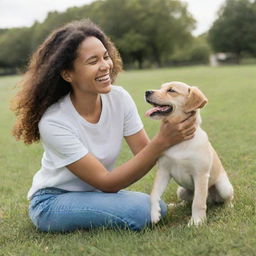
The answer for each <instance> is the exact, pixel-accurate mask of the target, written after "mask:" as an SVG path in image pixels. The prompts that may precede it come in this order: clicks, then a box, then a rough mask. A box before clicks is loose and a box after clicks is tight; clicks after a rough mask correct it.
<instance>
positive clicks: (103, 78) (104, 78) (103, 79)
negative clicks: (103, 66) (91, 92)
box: [96, 75, 109, 82]
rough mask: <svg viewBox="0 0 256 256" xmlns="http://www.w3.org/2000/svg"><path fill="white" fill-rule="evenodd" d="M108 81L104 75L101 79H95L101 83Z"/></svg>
mask: <svg viewBox="0 0 256 256" xmlns="http://www.w3.org/2000/svg"><path fill="white" fill-rule="evenodd" d="M108 79H109V75H105V76H103V77H100V78H96V80H97V81H99V82H101V81H106V80H108Z"/></svg>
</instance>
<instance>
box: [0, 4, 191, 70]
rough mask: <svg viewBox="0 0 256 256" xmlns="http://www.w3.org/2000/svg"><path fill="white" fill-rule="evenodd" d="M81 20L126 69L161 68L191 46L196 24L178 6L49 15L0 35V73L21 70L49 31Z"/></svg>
mask: <svg viewBox="0 0 256 256" xmlns="http://www.w3.org/2000/svg"><path fill="white" fill-rule="evenodd" d="M83 18H90V19H91V20H92V21H93V22H95V23H96V24H98V25H100V26H101V27H102V29H103V30H104V31H105V33H106V34H107V35H108V36H109V37H110V38H111V40H112V41H113V42H114V43H115V45H116V46H117V48H118V50H119V51H120V53H121V56H122V58H123V60H124V63H125V65H127V66H129V65H131V66H135V67H136V66H137V67H139V68H141V67H143V65H145V63H147V64H149V63H150V64H149V65H157V66H162V65H164V64H165V63H168V62H170V60H171V59H172V56H173V55H174V54H175V52H176V51H177V50H178V51H180V50H181V49H185V48H186V47H188V46H189V45H191V42H192V41H193V40H194V38H193V36H192V34H191V31H192V30H193V28H194V26H195V20H194V19H193V17H192V15H191V14H190V13H189V12H188V10H187V6H186V4H184V3H183V2H181V1H179V0H176V1H173V0H122V1H120V0H104V1H102V0H97V1H94V2H92V3H91V4H87V5H84V6H82V7H73V8H69V9H68V10H67V11H66V12H63V13H58V12H51V13H49V14H48V16H47V18H46V19H45V21H44V22H43V23H39V22H35V23H34V25H33V26H31V27H30V28H19V29H8V30H7V31H6V30H0V67H24V65H25V64H26V63H27V60H28V58H29V56H30V55H31V54H32V52H33V51H34V50H35V49H36V48H37V47H38V46H39V44H41V43H42V42H43V41H44V40H45V38H46V37H47V35H48V34H49V33H50V32H51V31H52V30H53V29H55V28H56V27H58V26H60V25H63V24H66V23H67V22H70V21H72V20H79V19H83Z"/></svg>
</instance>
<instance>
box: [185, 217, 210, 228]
mask: <svg viewBox="0 0 256 256" xmlns="http://www.w3.org/2000/svg"><path fill="white" fill-rule="evenodd" d="M205 223H206V217H191V219H190V221H189V222H188V227H192V226H195V227H199V226H202V225H203V224H205Z"/></svg>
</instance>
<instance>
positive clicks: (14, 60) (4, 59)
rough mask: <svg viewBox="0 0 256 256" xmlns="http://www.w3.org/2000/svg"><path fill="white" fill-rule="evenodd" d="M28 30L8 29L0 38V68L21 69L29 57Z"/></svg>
mask: <svg viewBox="0 0 256 256" xmlns="http://www.w3.org/2000/svg"><path fill="white" fill-rule="evenodd" d="M30 40H31V31H30V28H15V29H9V30H8V31H6V32H5V33H4V34H2V35H1V37H0V49H1V51H0V66H1V67H3V68H22V67H24V66H25V65H26V63H27V61H28V59H29V55H30V45H29V43H28V42H30Z"/></svg>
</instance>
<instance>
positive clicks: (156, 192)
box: [151, 164, 170, 224]
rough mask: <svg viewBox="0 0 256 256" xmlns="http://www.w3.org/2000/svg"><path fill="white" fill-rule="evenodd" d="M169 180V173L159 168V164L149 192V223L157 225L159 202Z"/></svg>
mask: <svg viewBox="0 0 256 256" xmlns="http://www.w3.org/2000/svg"><path fill="white" fill-rule="evenodd" d="M169 180H170V173H169V171H168V170H167V169H165V168H163V167H162V168H161V165H160V164H159V170H158V171H157V173H156V178H155V181H154V185H153V190H152V192H151V222H152V223H154V224H155V223H157V222H158V221H159V220H160V217H161V208H160V204H159V201H160V199H161V196H162V194H163V192H164V191H165V189H166V187H167V185H168V183H169Z"/></svg>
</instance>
